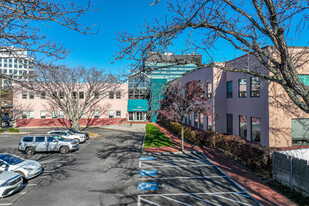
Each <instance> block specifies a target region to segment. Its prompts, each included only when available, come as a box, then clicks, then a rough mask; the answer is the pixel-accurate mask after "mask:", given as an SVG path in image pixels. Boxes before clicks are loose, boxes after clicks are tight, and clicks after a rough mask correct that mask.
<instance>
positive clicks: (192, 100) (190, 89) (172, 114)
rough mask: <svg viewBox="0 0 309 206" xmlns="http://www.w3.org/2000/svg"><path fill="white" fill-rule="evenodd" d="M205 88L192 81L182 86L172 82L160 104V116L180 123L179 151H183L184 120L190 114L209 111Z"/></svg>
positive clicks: (198, 82)
mask: <svg viewBox="0 0 309 206" xmlns="http://www.w3.org/2000/svg"><path fill="white" fill-rule="evenodd" d="M205 89H206V86H205V85H204V84H202V83H200V81H197V80H193V81H190V82H187V83H186V84H184V85H180V82H177V81H176V82H174V83H173V84H172V85H171V86H170V87H169V88H167V92H166V94H165V95H166V97H167V98H164V99H163V100H162V101H161V102H162V105H161V109H160V111H159V112H160V114H161V115H162V116H163V117H165V118H167V119H170V120H176V121H177V122H179V123H181V150H182V151H184V135H185V134H184V119H185V117H187V116H188V115H191V114H192V112H197V113H202V114H207V113H208V112H209V111H210V108H209V106H207V97H206V95H205V91H206V90H205Z"/></svg>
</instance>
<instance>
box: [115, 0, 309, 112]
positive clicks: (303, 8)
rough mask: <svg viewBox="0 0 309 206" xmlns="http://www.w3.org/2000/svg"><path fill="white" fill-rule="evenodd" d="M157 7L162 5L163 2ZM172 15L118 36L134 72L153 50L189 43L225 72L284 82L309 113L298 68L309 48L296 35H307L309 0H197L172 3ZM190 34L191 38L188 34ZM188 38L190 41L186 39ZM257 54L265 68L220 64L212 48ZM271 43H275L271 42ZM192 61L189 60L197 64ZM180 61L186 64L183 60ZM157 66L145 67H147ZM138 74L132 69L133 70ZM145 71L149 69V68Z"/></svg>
mask: <svg viewBox="0 0 309 206" xmlns="http://www.w3.org/2000/svg"><path fill="white" fill-rule="evenodd" d="M154 5H160V2H159V0H156V1H154ZM168 5H169V16H167V17H166V18H165V19H163V20H159V19H155V20H154V22H153V24H149V23H145V25H144V26H143V27H142V29H141V31H140V33H138V34H129V33H120V34H118V40H119V42H120V43H121V47H120V50H119V51H118V52H117V53H116V54H115V60H120V59H131V60H132V59H133V60H135V62H134V63H133V64H132V70H134V72H138V70H139V66H140V65H141V64H142V58H143V57H144V56H146V54H148V53H153V52H154V53H156V54H159V53H164V52H166V51H171V50H172V49H173V46H174V43H175V41H176V40H178V43H179V41H181V40H182V41H184V43H185V45H186V47H185V48H184V49H183V51H182V52H183V53H190V52H195V53H203V54H206V55H207V56H209V58H208V59H209V62H204V63H202V64H200V65H198V66H199V67H207V66H213V67H217V68H221V69H223V70H225V71H231V72H242V73H246V74H250V75H253V76H257V77H261V78H264V79H266V80H269V81H272V82H275V83H278V84H280V85H281V86H282V87H283V88H284V90H285V91H286V92H287V94H288V96H289V97H290V99H291V100H292V101H293V102H294V103H295V105H297V106H298V107H299V108H300V109H302V110H303V111H305V112H307V113H309V86H306V85H305V84H303V83H302V82H301V80H300V78H299V73H298V69H300V68H303V67H304V65H306V64H307V63H308V60H309V58H308V57H309V49H308V48H303V49H294V48H293V47H289V46H288V44H291V43H293V38H297V36H296V35H299V37H300V38H306V37H305V36H302V34H304V33H303V31H304V30H307V29H308V23H307V22H308V17H309V15H308V9H309V6H308V1H302V0H250V1H231V0H193V1H170V2H169V3H168ZM184 35H187V38H184ZM184 39H185V40H184ZM222 40H223V41H225V42H226V43H227V44H229V45H231V46H232V47H234V48H235V49H236V50H238V51H240V52H242V53H244V54H249V55H250V57H254V58H256V59H257V60H258V61H259V62H260V64H261V65H262V67H263V69H264V70H261V69H259V70H255V69H249V68H248V67H243V66H239V65H233V66H231V64H216V63H214V62H215V61H214V59H213V54H212V52H213V51H214V50H215V49H216V45H217V42H218V41H221V42H222ZM268 45H271V46H268ZM191 62H192V61H190V59H188V61H187V62H186V63H191ZM170 63H173V64H174V65H177V64H184V63H183V62H181V63H179V62H177V61H174V62H170ZM147 69H153V68H144V70H147ZM130 72H132V71H130ZM144 72H145V71H144Z"/></svg>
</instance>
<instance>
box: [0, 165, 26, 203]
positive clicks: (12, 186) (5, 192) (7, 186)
mask: <svg viewBox="0 0 309 206" xmlns="http://www.w3.org/2000/svg"><path fill="white" fill-rule="evenodd" d="M22 186H23V178H22V176H21V175H20V174H18V173H16V172H8V171H0V198H1V197H6V196H9V195H11V194H13V193H14V192H16V191H18V190H19V189H20V188H21V187H22Z"/></svg>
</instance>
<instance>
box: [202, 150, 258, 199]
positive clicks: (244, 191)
mask: <svg viewBox="0 0 309 206" xmlns="http://www.w3.org/2000/svg"><path fill="white" fill-rule="evenodd" d="M201 154H202V155H203V156H204V157H205V158H207V156H206V155H205V154H204V153H201ZM209 161H210V162H211V163H213V162H212V161H211V160H209ZM213 164H214V163H213ZM215 167H216V168H217V169H218V170H219V171H220V172H221V173H222V174H224V175H226V174H225V173H224V172H223V171H222V170H221V169H220V168H219V167H218V166H217V165H215ZM226 177H227V178H228V179H229V180H230V181H231V182H233V183H234V184H235V185H236V186H237V187H238V188H239V189H241V190H242V191H243V193H246V194H248V195H249V196H250V197H251V198H252V199H253V200H254V201H255V202H256V203H257V204H258V205H262V204H261V203H260V202H259V201H258V200H257V199H255V198H254V197H253V196H252V195H251V194H250V193H248V192H246V190H245V189H244V188H243V187H241V186H240V185H239V184H238V183H237V182H236V181H234V180H233V179H232V178H230V177H229V176H227V175H226Z"/></svg>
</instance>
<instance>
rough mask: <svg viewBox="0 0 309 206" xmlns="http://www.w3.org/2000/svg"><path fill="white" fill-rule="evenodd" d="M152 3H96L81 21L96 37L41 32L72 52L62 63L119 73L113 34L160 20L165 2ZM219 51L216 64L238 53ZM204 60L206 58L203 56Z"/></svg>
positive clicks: (221, 47)
mask: <svg viewBox="0 0 309 206" xmlns="http://www.w3.org/2000/svg"><path fill="white" fill-rule="evenodd" d="M83 1H84V2H87V1H86V0H81V1H78V3H80V2H83ZM151 2H152V0H130V1H129V0H112V1H111V0H98V1H97V2H96V3H95V4H94V5H93V7H92V8H93V9H97V10H96V11H90V12H88V13H87V14H86V15H85V16H83V17H82V18H81V23H83V24H86V25H89V26H91V25H93V24H96V27H95V28H97V29H99V32H98V33H97V34H93V35H83V34H80V33H78V32H76V31H71V30H69V29H66V28H64V27H62V26H59V25H54V24H53V25H52V26H50V27H48V28H46V27H44V28H43V29H42V31H43V32H45V33H46V35H47V36H48V37H49V38H50V39H52V40H53V41H55V42H57V43H59V44H63V45H64V47H65V48H67V49H69V50H72V52H71V53H70V54H69V55H68V57H67V58H66V59H64V60H61V63H65V64H68V65H71V66H76V65H84V66H86V67H92V66H94V67H99V68H104V69H105V70H107V71H112V72H118V71H119V70H118V69H123V68H124V67H125V65H126V63H127V62H116V63H114V64H111V62H112V60H113V54H114V53H115V51H116V50H117V45H118V42H117V41H116V33H117V32H122V31H127V32H133V33H138V31H139V25H143V24H144V22H145V20H146V19H147V20H148V21H150V22H151V20H152V19H153V18H155V17H158V18H163V17H164V16H165V14H166V13H167V10H166V3H165V1H161V2H160V3H159V4H158V5H157V6H150V5H149V4H150V3H151ZM306 34H308V35H309V33H308V31H306V32H305V35H302V36H303V37H304V36H308V35H306ZM176 43H179V41H177V42H176ZM293 44H294V45H297V46H302V45H308V40H306V38H299V39H295V40H294V42H293ZM182 46H184V45H182V44H179V45H177V47H178V48H181V47H182ZM218 48H219V50H216V55H215V57H216V59H215V61H224V60H229V59H232V58H234V57H237V56H239V53H238V52H236V51H235V50H234V49H232V48H231V47H230V46H227V45H226V44H225V43H224V42H222V41H221V42H219V47H218ZM203 58H204V59H205V58H206V56H203ZM223 58H224V59H223Z"/></svg>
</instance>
